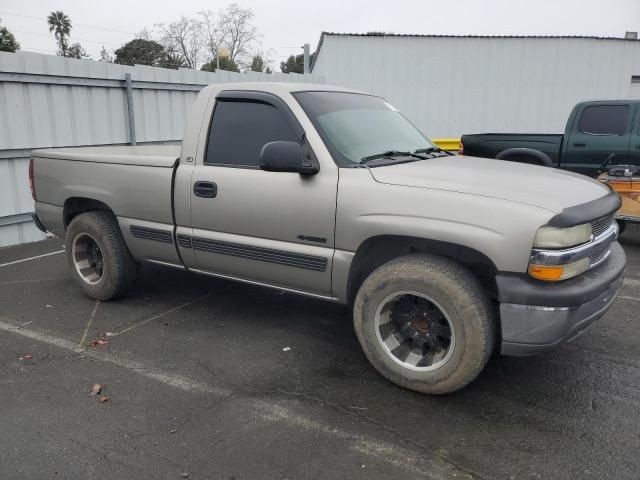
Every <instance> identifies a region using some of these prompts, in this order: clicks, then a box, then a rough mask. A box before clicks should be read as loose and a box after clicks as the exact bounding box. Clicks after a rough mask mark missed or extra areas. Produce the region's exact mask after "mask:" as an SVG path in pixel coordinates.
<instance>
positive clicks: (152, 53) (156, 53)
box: [114, 38, 177, 68]
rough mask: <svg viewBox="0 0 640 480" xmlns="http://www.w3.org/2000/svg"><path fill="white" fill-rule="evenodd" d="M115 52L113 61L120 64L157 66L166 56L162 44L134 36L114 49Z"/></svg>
mask: <svg viewBox="0 0 640 480" xmlns="http://www.w3.org/2000/svg"><path fill="white" fill-rule="evenodd" d="M115 54H116V58H115V60H114V63H119V64H121V65H151V66H158V65H160V63H161V62H162V61H163V60H166V58H167V55H166V52H165V50H164V47H163V46H162V45H160V44H159V43H158V42H154V41H153V40H144V39H142V38H136V39H134V40H131V41H130V42H127V43H125V44H124V45H123V46H122V47H120V48H119V49H117V50H116V51H115ZM174 68H177V67H174Z"/></svg>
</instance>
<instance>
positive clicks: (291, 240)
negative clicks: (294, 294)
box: [190, 91, 338, 296]
mask: <svg viewBox="0 0 640 480" xmlns="http://www.w3.org/2000/svg"><path fill="white" fill-rule="evenodd" d="M206 138H207V145H206V148H205V149H204V151H203V154H202V155H201V156H200V157H199V158H197V159H196V162H195V166H194V169H193V174H192V182H191V199H190V204H191V223H192V227H193V229H192V235H191V239H190V242H191V246H192V248H193V252H194V255H195V261H196V263H197V265H198V269H200V270H202V271H204V272H208V273H212V274H215V275H219V276H226V277H233V278H238V279H242V280H245V281H250V282H256V283H261V284H268V285H271V286H278V287H282V288H286V289H291V290H298V291H303V292H307V293H313V294H317V295H320V296H330V295H331V263H332V257H333V249H334V230H335V208H336V194H337V183H338V174H337V170H336V169H333V170H331V169H326V168H325V169H322V168H321V169H320V171H319V172H318V173H317V174H315V175H309V176H303V175H300V174H298V173H292V172H267V171H263V170H261V169H260V167H259V158H260V151H261V149H262V147H263V146H264V145H265V144H266V143H268V142H272V141H279V140H282V141H296V142H301V143H304V142H305V136H304V131H303V130H302V127H301V126H300V125H299V124H298V123H297V120H296V119H295V117H294V116H293V114H292V113H291V111H290V110H289V109H288V107H287V106H286V104H285V103H284V101H283V100H282V99H280V98H279V97H276V96H274V95H270V94H265V93H258V92H250V91H246V92H245V91H238V92H233V95H225V92H222V93H221V94H219V95H218V96H217V97H216V101H215V106H214V111H213V115H212V120H211V124H210V126H209V132H208V135H207V137H206ZM305 147H306V148H309V147H308V145H306V144H305Z"/></svg>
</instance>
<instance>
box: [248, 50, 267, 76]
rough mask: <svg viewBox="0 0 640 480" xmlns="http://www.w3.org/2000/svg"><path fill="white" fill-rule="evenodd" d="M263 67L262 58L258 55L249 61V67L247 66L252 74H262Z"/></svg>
mask: <svg viewBox="0 0 640 480" xmlns="http://www.w3.org/2000/svg"><path fill="white" fill-rule="evenodd" d="M265 66H266V65H265V62H264V58H262V55H260V54H259V53H258V54H256V55H254V56H253V58H252V59H251V66H249V70H251V71H252V72H264V69H265Z"/></svg>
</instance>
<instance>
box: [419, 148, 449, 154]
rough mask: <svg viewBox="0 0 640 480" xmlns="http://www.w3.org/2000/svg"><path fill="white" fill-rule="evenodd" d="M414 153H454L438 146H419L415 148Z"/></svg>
mask: <svg viewBox="0 0 640 480" xmlns="http://www.w3.org/2000/svg"><path fill="white" fill-rule="evenodd" d="M413 153H444V154H445V155H454V154H453V153H451V152H448V151H447V150H442V149H441V148H438V147H429V148H419V149H418V150H414V152H413Z"/></svg>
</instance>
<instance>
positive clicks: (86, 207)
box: [62, 197, 112, 230]
mask: <svg viewBox="0 0 640 480" xmlns="http://www.w3.org/2000/svg"><path fill="white" fill-rule="evenodd" d="M94 210H107V211H109V212H110V211H112V210H111V209H110V208H109V207H108V206H107V205H106V204H105V203H102V202H100V201H98V200H94V199H92V198H82V197H72V198H68V199H67V200H66V201H65V202H64V209H63V211H62V218H63V221H64V228H65V230H66V229H67V227H68V226H69V224H70V223H71V220H73V219H74V218H75V217H77V216H78V215H80V214H81V213H85V212H91V211H94Z"/></svg>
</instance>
